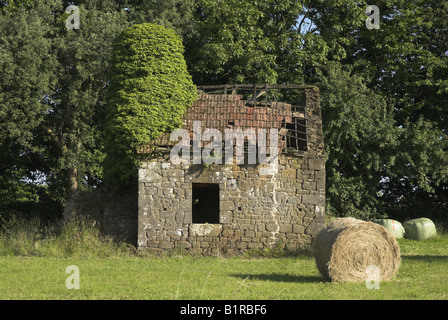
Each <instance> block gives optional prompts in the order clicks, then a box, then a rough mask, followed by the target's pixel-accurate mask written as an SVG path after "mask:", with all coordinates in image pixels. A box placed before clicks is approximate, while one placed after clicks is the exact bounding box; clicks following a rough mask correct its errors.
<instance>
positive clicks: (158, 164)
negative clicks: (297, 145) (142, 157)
mask: <svg viewBox="0 0 448 320" xmlns="http://www.w3.org/2000/svg"><path fill="white" fill-rule="evenodd" d="M324 168H325V166H324V159H323V158H308V157H306V156H298V157H290V156H286V155H281V156H280V157H279V171H278V174H276V175H271V176H268V175H260V174H259V169H260V166H255V165H223V166H216V167H214V168H208V167H204V166H202V165H172V164H171V163H169V162H168V159H167V158H165V159H154V160H152V161H148V162H146V163H145V164H144V165H143V166H142V167H141V168H140V170H139V184H140V188H139V212H138V217H139V223H138V225H139V228H138V246H139V247H140V248H143V247H146V248H151V249H153V250H160V249H170V248H184V249H188V250H189V251H190V250H191V251H193V252H194V253H202V254H208V253H217V252H218V251H219V252H221V253H236V252H240V251H244V250H247V249H254V248H264V247H269V246H272V245H275V244H277V243H279V242H280V243H282V244H284V245H286V246H287V248H288V249H290V250H296V249H298V248H300V247H302V246H304V245H309V244H310V243H311V239H312V237H313V236H314V235H316V234H317V232H318V231H319V230H320V229H321V228H322V227H323V224H324V216H325V215H324V208H325V197H324V193H325V179H324V175H325V171H324ZM192 183H217V184H218V185H219V196H220V204H219V205H220V217H219V219H220V223H219V224H208V225H205V224H193V223H192Z"/></svg>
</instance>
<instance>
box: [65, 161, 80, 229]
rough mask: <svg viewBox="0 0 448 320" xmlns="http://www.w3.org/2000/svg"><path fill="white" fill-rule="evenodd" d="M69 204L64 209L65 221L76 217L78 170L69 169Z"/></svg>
mask: <svg viewBox="0 0 448 320" xmlns="http://www.w3.org/2000/svg"><path fill="white" fill-rule="evenodd" d="M67 179H68V186H67V202H66V203H65V207H64V219H65V221H68V220H70V219H71V218H73V217H74V216H75V215H76V209H75V208H76V206H75V203H76V195H77V193H78V168H68V169H67Z"/></svg>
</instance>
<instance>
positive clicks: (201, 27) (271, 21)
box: [185, 0, 327, 84]
mask: <svg viewBox="0 0 448 320" xmlns="http://www.w3.org/2000/svg"><path fill="white" fill-rule="evenodd" d="M195 3H196V6H197V9H196V12H195V15H194V17H195V21H196V25H197V28H196V29H195V30H196V31H197V34H193V35H192V36H189V35H186V36H185V43H186V54H185V56H186V59H187V62H188V63H189V68H190V69H189V70H190V73H191V74H192V76H193V79H194V82H195V83H196V84H214V83H218V84H225V83H285V82H288V83H303V82H304V73H305V71H306V68H309V66H312V65H315V64H317V63H321V62H322V61H323V60H322V59H323V58H325V56H326V50H327V47H326V44H325V43H324V42H323V41H322V40H321V38H320V37H319V36H318V35H316V34H313V33H311V32H307V31H306V30H305V28H304V25H305V24H304V20H305V19H304V15H305V14H306V8H305V6H304V5H305V3H306V1H297V0H283V1H275V0H268V1H250V0H238V1H237V0H226V1H224V0H218V1H211V0H197V1H196V2H195ZM302 30H303V31H302Z"/></svg>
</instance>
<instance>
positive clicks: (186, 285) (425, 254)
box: [0, 235, 448, 300]
mask: <svg viewBox="0 0 448 320" xmlns="http://www.w3.org/2000/svg"><path fill="white" fill-rule="evenodd" d="M399 244H400V248H401V252H402V264H401V266H400V269H399V272H398V274H397V275H396V277H395V278H394V279H392V280H391V281H388V282H381V283H380V288H379V289H367V288H366V284H365V283H357V284H353V283H344V284H343V283H331V282H327V281H325V280H324V279H323V278H322V276H321V275H320V274H319V272H318V271H317V269H316V267H315V264H314V260H313V258H312V257H311V256H309V255H306V254H303V255H302V256H299V257H283V258H244V257H232V258H219V257H192V256H172V257H166V258H156V257H132V256H130V257H120V258H118V257H117V258H102V259H93V258H89V259H77V258H70V259H58V258H49V257H23V256H2V257H0V299H164V300H171V299H188V300H190V299H213V300H215V299H223V300H235V299H238V300H239V299H241V300H247V299H263V300H272V299H279V300H286V299H448V236H446V235H445V236H443V237H441V236H438V237H436V238H434V239H431V240H426V241H420V242H417V241H412V240H405V239H403V240H400V241H399ZM69 265H76V266H78V267H79V271H80V283H79V285H80V288H79V289H78V290H75V289H72V290H69V289H67V288H66V278H67V277H68V276H70V274H67V273H65V271H66V268H67V266H69Z"/></svg>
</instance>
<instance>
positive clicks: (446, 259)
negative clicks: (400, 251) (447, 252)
mask: <svg viewBox="0 0 448 320" xmlns="http://www.w3.org/2000/svg"><path fill="white" fill-rule="evenodd" d="M401 259H402V260H403V261H423V262H445V263H448V256H432V255H402V256H401Z"/></svg>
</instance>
